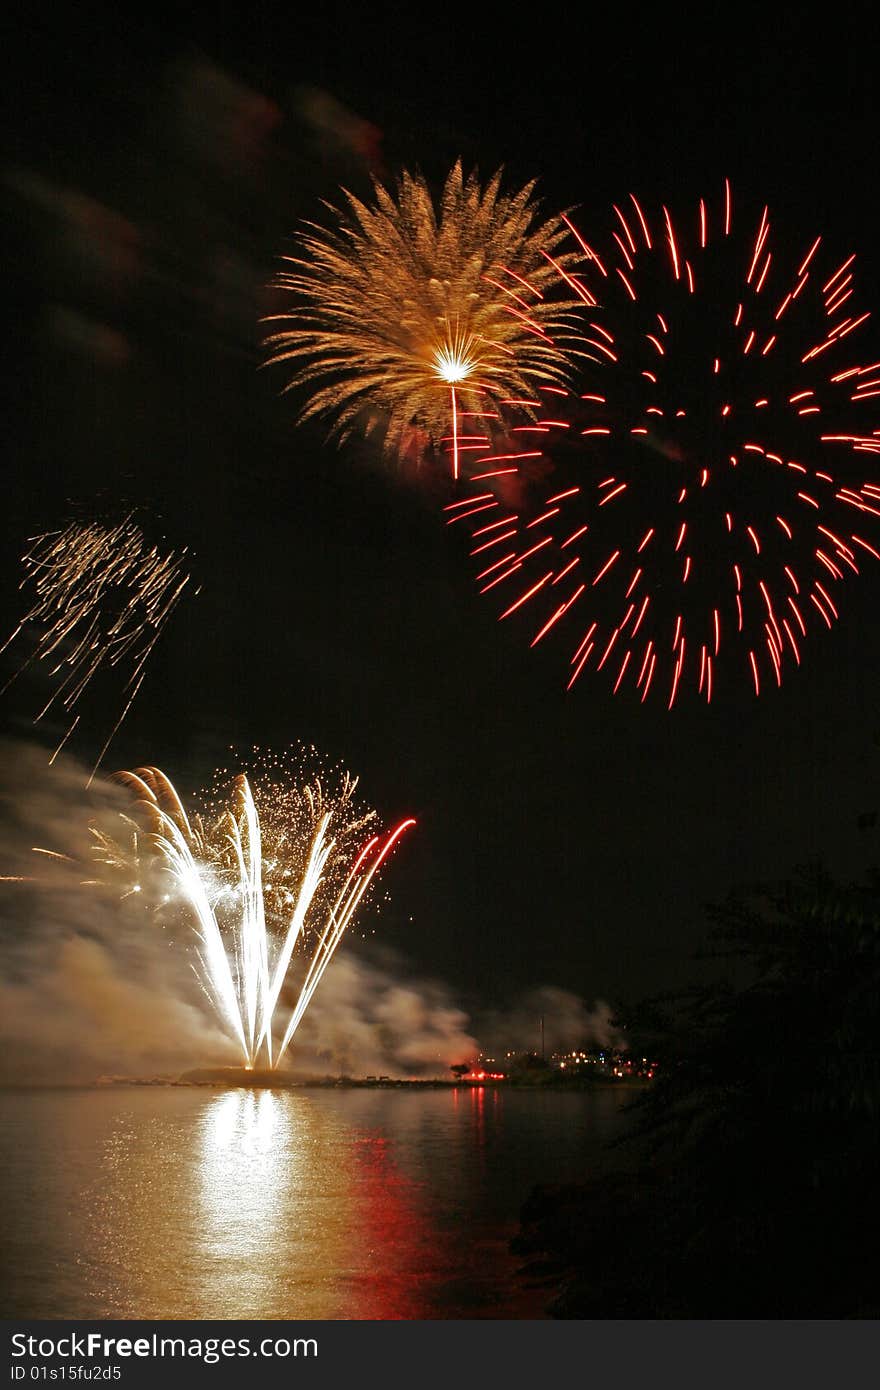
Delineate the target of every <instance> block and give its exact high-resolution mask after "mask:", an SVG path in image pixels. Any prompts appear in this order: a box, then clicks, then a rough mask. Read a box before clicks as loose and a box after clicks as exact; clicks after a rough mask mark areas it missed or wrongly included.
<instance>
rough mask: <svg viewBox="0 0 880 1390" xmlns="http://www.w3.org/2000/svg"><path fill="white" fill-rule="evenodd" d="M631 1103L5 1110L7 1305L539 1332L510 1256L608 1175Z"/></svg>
mask: <svg viewBox="0 0 880 1390" xmlns="http://www.w3.org/2000/svg"><path fill="white" fill-rule="evenodd" d="M621 1103H622V1102H621V1098H620V1097H619V1095H618V1094H617V1093H616V1092H613V1091H607V1090H606V1091H598V1092H595V1093H590V1092H578V1093H572V1094H568V1095H558V1094H557V1095H542V1094H540V1093H538V1092H533V1091H530V1092H511V1091H505V1090H500V1091H498V1090H489V1089H487V1090H482V1089H480V1090H474V1091H465V1090H462V1091H456V1090H452V1089H448V1090H438V1091H431V1090H424V1091H422V1090H401V1091H390V1090H389V1091H386V1090H339V1091H335V1090H334V1091H330V1090H326V1091H325V1090H304V1091H248V1090H244V1089H242V1090H230V1091H213V1090H202V1089H164V1088H162V1089H160V1088H150V1089H142V1088H136V1087H132V1088H130V1089H124V1090H93V1091H87V1090H83V1091H34V1092H20V1093H13V1092H6V1093H4V1094H0V1193H2V1218H0V1220H2V1226H3V1236H4V1246H5V1251H4V1257H3V1272H2V1274H0V1279H2V1281H3V1288H2V1294H3V1298H2V1307H0V1313H2V1314H3V1315H5V1316H7V1317H15V1316H24V1315H28V1316H31V1317H49V1318H62V1317H66V1318H86V1317H105V1318H107V1317H111V1318H114V1317H115V1318H123V1317H143V1318H174V1317H179V1318H282V1319H286V1318H345V1319H352V1318H460V1317H468V1318H474V1317H477V1318H480V1317H496V1318H497V1317H523V1316H526V1317H537V1316H540V1315H541V1308H542V1303H543V1301H544V1296H543V1295H539V1296H537V1297H536V1295H535V1294H534V1293H531V1294H530V1293H528V1292H527V1291H524V1289H523V1286H522V1283H521V1281H520V1280H518V1279H517V1277H516V1273H515V1270H516V1261H515V1259H514V1258H513V1257H512V1256H510V1255H509V1254H508V1252H507V1241H508V1239H509V1237H510V1235H511V1234H512V1232H513V1231H514V1230H515V1228H516V1217H517V1214H518V1210H519V1206H520V1204H521V1203H522V1201H523V1199H524V1198H525V1196H526V1195H527V1193H528V1191H529V1188H530V1187H531V1185H532V1184H533V1183H534V1182H536V1181H539V1180H540V1181H564V1180H566V1179H569V1178H578V1177H583V1176H585V1175H586V1174H588V1173H590V1172H595V1171H597V1169H598V1168H600V1167H601V1166H603V1164H607V1162H608V1159H607V1157H605V1156H604V1155H603V1152H602V1150H603V1143H604V1141H605V1140H606V1139H607V1138H609V1137H610V1136H612V1135H613V1134H614V1133H615V1132H617V1131H618V1130H619V1128H620V1123H621V1116H620V1106H621Z"/></svg>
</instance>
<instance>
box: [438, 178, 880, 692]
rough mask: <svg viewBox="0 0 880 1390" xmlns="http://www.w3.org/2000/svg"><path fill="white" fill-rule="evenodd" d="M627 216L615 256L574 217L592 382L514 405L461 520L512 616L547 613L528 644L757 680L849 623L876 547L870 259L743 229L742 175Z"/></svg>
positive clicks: (690, 674)
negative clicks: (718, 195) (846, 598)
mask: <svg viewBox="0 0 880 1390" xmlns="http://www.w3.org/2000/svg"><path fill="white" fill-rule="evenodd" d="M614 212H615V216H616V224H615V229H614V232H613V235H612V246H611V249H610V251H608V253H607V255H606V253H605V252H604V251H603V253H602V255H601V256H600V255H599V253H598V252H597V251H595V250H594V249H593V248H592V247H591V246H589V245H588V243H587V242H586V241H585V240H584V238H583V236H582V234H581V233H580V231H579V230H578V229H577V228H576V227H575V225H574V223H573V222H572V221H571V219H569V218H567V217H566V218H563V222H564V225H565V226H566V228H567V229H568V231H569V233H570V235H571V237H572V238H573V239H574V242H575V243H576V245H577V246H578V248H579V250H580V252H581V255H582V257H583V262H582V264H581V266H580V268H579V270H578V277H577V278H578V284H579V285H582V286H590V300H584V301H583V315H584V325H583V330H582V347H583V352H582V353H581V360H582V362H583V359H584V358H586V357H587V356H588V355H589V356H590V357H591V358H592V363H591V365H590V366H589V367H587V368H585V369H584V368H583V367H582V369H581V372H580V376H581V380H580V382H579V383H578V386H577V388H575V387H574V386H573V385H572V386H570V387H566V386H564V385H559V384H552V385H548V384H547V383H543V384H539V385H538V387H537V388H536V389H535V390H534V391H533V393H532V395H531V397H530V398H529V399H528V400H527V401H525V402H523V401H521V400H517V399H512V398H508V399H507V400H503V401H501V402H500V403H499V414H500V416H501V419H500V420H499V423H498V424H497V425H496V426H495V428H494V433H493V437H492V438H491V439H490V441H489V443H488V445H487V446H486V447H484V448H483V449H482V450H481V451H477V450H475V451H474V452H473V453H472V454H470V455H469V457H468V460H467V475H468V476H467V481H466V482H465V483H464V484H463V485H462V494H463V495H462V496H460V497H459V498H457V499H456V500H455V501H454V502H452V503H450V504H449V506H448V507H447V509H446V511H447V521H448V524H450V525H458V523H463V527H464V529H465V530H467V531H468V532H469V533H470V535H471V538H472V545H471V554H472V555H473V556H474V557H475V559H476V560H477V562H478V572H477V579H478V583H479V585H480V588H481V592H483V593H489V592H490V591H491V592H493V593H496V591H497V595H504V603H503V611H502V612H501V615H500V616H501V618H502V619H506V618H508V617H512V615H513V614H514V613H517V612H520V613H524V614H530V613H535V612H536V611H538V610H540V612H539V617H538V619H537V621H535V625H534V632H533V637H532V645H533V646H534V645H536V644H537V643H538V642H540V641H543V640H544V638H545V637H546V636H547V635H548V634H549V633H550V632H551V631H556V632H561V631H565V632H566V633H567V634H568V638H569V641H570V642H571V644H572V645H571V669H570V675H569V680H568V685H569V688H570V687H571V686H572V685H574V684H575V683H576V682H577V680H578V679H579V678H580V675H581V672H582V671H583V670H584V669H585V668H586V667H587V666H588V664H589V663H591V662H592V663H593V665H594V667H595V669H597V670H602V669H605V670H606V671H607V673H608V676H609V678H610V679H611V681H612V685H613V689H614V692H615V693H616V692H617V691H618V690H620V689H621V688H622V687H623V686H624V685H627V684H628V685H629V686H630V687H634V688H635V690H636V691H637V693H639V694H640V697H641V700H642V701H644V700H645V698H646V697H647V695H648V692H649V690H650V689H651V688H652V685H653V689H654V692H655V694H656V693H660V694H661V696H662V698H663V700H664V701H665V702H666V703H667V705H668V706H669V707H670V708H671V707H672V705H673V704H674V703H675V702H676V700H677V699H678V698H679V696H680V693H681V691H682V690H683V689H684V688H685V686H686V685H690V686H691V687H692V688H695V689H696V691H697V693H698V695H699V696H700V697H701V698H703V699H705V700H706V701H707V702H711V700H712V698H713V694H714V693H715V692H716V691H717V688H718V680H719V675H720V674H721V673H722V672H724V674H727V670H728V668H729V669H730V670H731V671H732V672H733V673H734V674H736V672H737V671H738V672H739V674H740V677H743V676H744V677H745V679H746V680H747V681H748V683H749V685H750V686H751V687H752V688H753V689H754V691H755V693H759V692H760V691H761V690H762V689H764V688H765V687H766V686H767V685H768V684H772V685H779V684H781V682H782V678H783V674H784V672H785V669H786V666H788V667H790V665H791V663H792V662H794V663H795V664H797V665H799V664H800V661H801V643H802V641H803V639H804V637H806V635H807V633H808V630H809V628H810V625H811V624H812V626H813V627H814V628H815V626H816V625H817V624H818V625H819V626H820V627H822V628H824V627H829V628H830V627H831V626H832V624H833V622H834V621H835V620H836V619H837V616H838V609H837V604H836V597H835V595H834V592H833V591H834V588H835V586H839V585H840V583H841V581H842V580H843V579H844V578H845V577H846V576H847V575H849V574H853V573H855V574H857V573H858V572H859V569H860V561H861V560H862V559H863V558H864V556H865V554H867V555H870V556H872V557H873V558H875V559H880V548H876V547H875V545H874V544H873V543H872V542H871V540H870V539H869V538H867V537H866V535H865V534H864V532H865V531H866V530H867V528H868V527H869V526H870V525H872V524H873V519H874V518H876V517H878V516H880V486H877V485H875V484H872V483H870V482H865V481H864V477H863V474H862V472H861V467H862V464H863V461H864V458H865V456H873V455H876V454H878V453H880V430H876V429H872V428H871V425H870V423H869V421H868V420H866V419H865V412H866V411H870V410H871V409H872V408H874V409H876V401H877V398H878V397H880V361H876V360H871V359H870V357H859V358H855V359H854V358H853V356H852V350H851V344H852V342H853V341H854V340H853V339H852V338H851V337H850V335H851V334H853V333H855V332H856V331H857V330H858V329H859V328H860V327H861V326H862V325H863V324H864V323H865V321H866V320H867V319H868V318H869V314H867V313H865V312H860V311H859V310H858V309H856V308H854V307H853V305H852V303H851V300H850V296H851V295H853V293H854V284H853V276H854V261H855V258H854V256H848V257H845V258H843V259H842V260H839V259H838V260H831V261H825V260H824V248H823V246H822V239H821V238H820V237H817V238H815V239H813V240H809V239H808V240H807V241H806V242H805V244H804V246H803V247H802V248H801V249H800V253H799V254H798V256H797V257H795V258H794V259H792V258H790V257H788V256H787V255H786V253H785V250H784V248H783V249H782V250H778V249H777V248H776V247H771V220H770V213H769V209H768V208H766V207H765V208H764V210H763V213H762V214H761V216H760V217H759V218H756V219H755V223H754V224H752V226H751V229H750V231H749V233H748V235H747V236H745V237H740V235H739V223H738V220H737V218H736V217H735V216H734V208H733V201H732V195H731V190H730V185H729V183H726V184H725V187H724V194H723V199H722V201H721V205H720V207H718V208H710V206H709V205H708V204H707V202H706V201H705V200H702V199H701V200H700V203H699V207H698V209H697V210H696V212H695V215H694V216H692V217H691V218H690V219H689V220H688V221H687V222H684V221H674V220H673V217H672V214H671V213H670V211H669V210H668V209H667V208H666V207H663V208H662V209H661V211H660V214H659V215H658V216H656V217H655V216H649V215H648V214H647V213H646V212H645V210H644V209H643V207H642V206H641V204H640V203H639V202H638V200H637V199H636V198H635V197H631V198H630V201H629V203H627V205H626V207H625V208H621V207H617V206H616V207H615V208H614ZM741 220H742V219H740V221H741ZM823 264H824V268H820V267H821V266H822V265H823ZM566 277H567V278H570V277H568V274H567V272H566ZM864 402H867V405H865V404H863V403H864ZM523 405H528V407H529V410H530V412H531V418H526V419H523V418H522V416H520V420H521V423H517V417H516V411H517V410H518V409H520V408H521V407H522V406H523ZM854 512H855V513H857V514H858V523H857V525H858V529H857V530H853V529H851V528H852V526H853V524H854V522H855V521H856V518H855V517H854V516H853V513H854ZM609 615H610V616H609ZM655 673H656V677H657V679H656V681H655Z"/></svg>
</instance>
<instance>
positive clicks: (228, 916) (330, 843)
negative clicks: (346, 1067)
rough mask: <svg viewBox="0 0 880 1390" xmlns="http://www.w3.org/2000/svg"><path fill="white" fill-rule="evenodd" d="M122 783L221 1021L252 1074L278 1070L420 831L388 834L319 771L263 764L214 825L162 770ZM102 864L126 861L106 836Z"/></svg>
mask: <svg viewBox="0 0 880 1390" xmlns="http://www.w3.org/2000/svg"><path fill="white" fill-rule="evenodd" d="M273 767H274V772H275V773H276V774H277V773H278V772H279V771H285V770H287V769H285V766H284V763H283V762H281V763H277V762H276V763H275V764H274V765H273ZM333 777H334V774H333V773H332V772H331V773H330V780H331V781H332V780H333ZM119 779H120V780H121V781H122V782H123V783H124V784H125V785H127V786H128V787H129V789H130V790H132V791H133V792H134V794H135V796H136V798H137V808H136V812H135V814H134V816H133V818H132V819H133V820H134V821H135V822H139V821H140V822H144V823H145V824H147V825H148V826H149V827H150V829H149V831H148V838H149V841H150V843H151V844H152V846H153V849H154V851H155V853H156V854H157V855H158V856H159V858H160V861H161V862H162V863H163V864H164V866H165V870H166V874H165V878H166V884H165V892H164V893H163V894H162V903H163V906H162V908H161V910H162V912H164V913H169V912H171V913H176V912H180V911H183V912H184V913H185V914H186V915H187V916H188V917H189V919H190V921H191V924H192V926H193V928H194V931H195V937H196V941H197V946H196V949H195V952H194V956H195V964H194V969H195V971H196V974H197V976H198V978H199V980H200V982H201V984H202V987H203V989H204V992H205V994H206V996H207V997H208V999H209V1000H210V1001H211V1003H212V1005H213V1006H214V1008H215V1010H216V1012H217V1016H218V1018H219V1019H220V1021H221V1023H222V1025H223V1027H224V1028H225V1029H226V1031H227V1032H228V1033H229V1034H230V1035H231V1036H232V1037H233V1038H234V1039H235V1041H236V1042H237V1044H238V1046H239V1047H240V1049H241V1054H242V1059H243V1061H244V1064H245V1066H247V1067H253V1066H255V1065H256V1064H257V1063H258V1062H259V1061H260V1060H261V1059H262V1058H265V1060H266V1062H267V1063H268V1065H269V1066H271V1067H277V1066H278V1065H279V1063H280V1062H281V1059H282V1058H283V1056H284V1054H285V1052H286V1051H287V1048H288V1046H289V1045H290V1042H291V1039H292V1038H293V1036H294V1034H295V1032H296V1030H297V1028H298V1027H299V1025H300V1023H301V1022H302V1018H303V1015H304V1014H305V1011H306V1009H307V1008H308V1006H309V1003H310V1002H311V999H312V997H313V995H314V993H315V990H316V989H317V987H318V985H319V983H320V981H321V978H322V976H323V974H324V971H325V970H326V969H327V966H328V965H329V964H330V961H331V959H332V957H333V954H334V952H335V950H336V948H337V946H338V945H339V943H340V941H341V939H342V936H343V934H344V932H345V931H346V929H347V928H348V927H349V926H350V924H351V922H352V920H353V919H354V916H355V914H356V912H357V910H358V908H359V907H360V906H361V904H362V903H363V901H364V898H365V896H366V895H367V894H368V892H369V890H370V888H371V886H372V885H373V883H374V881H375V879H376V875H377V874H378V872H379V870H380V869H381V867H382V865H383V863H384V862H385V861H386V859H387V858H388V856H389V855H390V854H391V852H392V850H393V849H394V847H395V845H396V844H397V842H398V841H399V840H400V838H401V836H402V835H403V834H404V833H405V832H406V831H407V830H408V829H409V828H410V826H412V825H414V824H415V822H414V821H413V820H412V819H407V820H404V821H401V822H400V824H398V825H397V826H396V827H395V828H394V829H393V830H390V831H385V832H383V831H381V830H380V829H379V828H378V825H377V822H376V816H375V814H374V813H373V812H371V811H364V810H363V809H360V808H358V806H357V805H356V802H355V792H356V788H357V781H356V779H352V778H350V777H349V776H348V774H347V773H343V774H341V777H337V779H336V785H333V786H331V785H329V783H328V779H327V777H326V776H325V775H323V774H319V773H314V772H312V774H311V775H310V776H309V777H308V778H307V780H305V781H300V782H299V783H297V784H289V783H288V784H283V783H279V782H278V781H277V780H275V778H273V776H272V774H271V771H270V772H268V773H267V770H266V766H265V764H264V765H263V767H262V768H259V767H258V768H257V771H256V773H255V775H254V781H253V785H252V781H251V778H249V777H248V776H247V775H246V774H244V773H240V774H239V775H237V776H236V777H235V778H234V780H233V783H232V789H231V797H230V798H229V805H228V807H227V809H226V810H225V811H223V812H222V814H220V815H218V816H217V817H216V819H210V820H208V819H206V818H205V817H203V816H202V815H195V816H192V817H190V816H189V815H188V814H187V812H186V810H185V809H184V806H183V803H182V801H181V799H180V797H179V796H178V794H177V792H176V791H175V790H174V787H173V786H172V784H171V783H170V781H169V780H168V778H167V777H165V775H164V774H163V773H162V772H160V771H159V770H158V769H157V768H139V769H138V770H137V772H129V773H122V774H120V775H119ZM214 805H215V810H216V802H215V804H214ZM129 823H131V821H130V822H129ZM141 845H143V837H141ZM95 854H96V858H97V859H98V860H99V861H101V860H102V861H104V862H106V863H107V864H108V865H109V866H110V868H111V869H112V870H113V871H114V873H118V868H119V860H120V858H122V859H124V858H125V850H124V848H122V847H120V846H119V845H118V844H115V843H114V842H113V840H112V839H111V838H110V837H108V836H106V835H97V836H96V849H95ZM282 1006H284V1008H285V1009H286V1010H287V1014H286V1018H285V1019H282V1021H281V1022H280V1023H279V1017H280V1016H281V1014H282ZM278 1033H280V1040H279V1039H278V1037H277V1036H276V1034H278Z"/></svg>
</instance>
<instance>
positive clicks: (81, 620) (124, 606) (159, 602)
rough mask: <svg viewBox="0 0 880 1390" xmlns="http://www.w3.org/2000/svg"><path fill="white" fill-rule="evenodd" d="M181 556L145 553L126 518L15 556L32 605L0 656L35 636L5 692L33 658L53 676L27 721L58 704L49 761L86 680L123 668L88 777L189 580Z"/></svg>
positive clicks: (52, 538)
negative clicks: (60, 713)
mask: <svg viewBox="0 0 880 1390" xmlns="http://www.w3.org/2000/svg"><path fill="white" fill-rule="evenodd" d="M185 555H186V551H185V550H184V551H183V552H181V553H180V554H175V553H174V552H173V551H172V552H167V553H163V552H162V551H160V550H159V549H158V547H156V546H152V547H151V546H149V545H148V543H147V541H146V539H145V537H144V535H143V533H142V532H141V530H140V529H139V527H137V526H136V525H135V524H134V523H133V522H132V520H131V519H130V518H126V519H125V520H123V521H121V522H119V523H118V524H117V525H114V526H105V525H102V524H100V523H98V522H89V523H81V522H71V523H70V524H69V525H68V526H66V527H64V529H63V530H61V531H52V532H48V533H46V534H45V535H40V536H36V537H34V538H33V539H32V541H31V542H30V548H29V549H28V550H27V551H26V553H25V554H24V556H23V557H22V564H23V566H24V569H25V576H24V578H23V580H22V581H21V584H20V586H19V587H20V588H22V589H24V588H25V587H30V588H31V589H32V590H33V591H34V593H35V598H34V602H33V604H32V606H31V608H30V609H29V611H28V612H27V613H26V615H25V616H24V617H23V618H22V620H21V621H20V622H19V624H18V626H17V627H16V628H15V630H14V632H12V634H11V635H10V636H9V637H8V638H7V640H6V642H5V643H4V644H3V646H2V648H0V651H5V650H6V648H7V647H9V646H10V645H11V643H12V642H14V641H15V639H16V638H18V637H21V636H22V635H23V634H25V633H27V632H29V631H31V630H33V631H34V632H35V633H36V647H35V650H34V651H33V653H32V654H31V655H30V656H29V657H28V658H27V659H26V661H25V662H24V663H23V665H22V666H21V667H20V668H19V670H18V671H17V672H15V673H14V674H13V676H12V677H10V680H9V681H8V682H7V686H6V687H4V689H6V688H7V687H8V686H9V685H10V684H11V683H12V681H13V680H14V679H15V678H16V676H17V675H20V674H21V672H22V671H24V670H25V669H26V668H27V667H28V666H30V665H31V663H32V662H35V661H37V662H41V663H42V662H44V663H47V664H48V666H49V674H50V677H51V678H53V679H56V678H57V679H56V684H55V687H54V689H53V691H52V694H51V695H50V697H49V699H48V700H47V701H46V703H45V704H44V706H43V708H42V709H41V710H40V711H39V713H38V714H37V716H36V719H35V721H34V722H35V723H38V722H39V721H40V720H41V719H43V718H44V717H45V716H46V715H47V714H48V713H49V711H50V710H51V709H52V708H53V706H55V705H56V704H60V705H61V706H62V707H63V709H64V711H65V713H66V714H67V715H68V716H70V717H71V722H70V724H69V726H68V728H67V731H66V733H65V734H64V737H63V738H62V739H61V741H60V743H59V744H58V745H57V747H56V748H55V751H54V753H53V754H52V758H51V759H50V761H52V762H54V760H55V758H56V757H57V756H58V753H59V752H60V751H61V749H62V748H63V747H64V745H65V744H66V742H67V740H68V739H69V738H70V736H71V734H72V733H73V731H74V729H75V728H76V727H77V725H78V723H79V720H80V713H79V711H76V712H75V710H76V706H77V704H78V702H79V700H80V699H81V697H82V696H83V694H84V693H85V691H86V690H87V688H88V686H89V685H90V683H91V682H92V680H93V679H94V678H95V677H96V676H97V675H98V673H99V672H100V671H102V670H103V669H112V668H114V667H117V666H120V665H123V664H125V665H127V666H129V667H130V670H129V672H128V675H127V679H126V680H125V684H124V688H123V689H124V694H125V695H126V696H127V699H126V701H125V704H124V706H123V709H122V713H121V714H120V715H119V718H118V719H117V720H116V723H115V724H114V725H113V728H112V729H111V731H110V734H109V736H108V738H107V740H106V742H105V743H104V745H103V747H102V749H101V751H100V753H99V755H98V758H97V761H96V763H95V765H94V769H93V773H92V775H93V776H94V773H95V772H96V771H97V769H98V767H99V766H100V764H101V762H102V760H103V758H104V755H105V754H106V752H107V749H108V748H109V746H110V743H111V742H112V740H113V737H114V736H115V734H116V732H117V730H118V729H119V726H120V725H121V723H122V721H123V720H124V718H125V716H126V715H127V713H128V711H129V709H130V708H131V705H132V703H133V701H134V699H135V697H136V695H137V693H138V691H139V690H140V687H141V684H142V682H143V679H144V674H145V668H146V664H147V661H148V659H149V657H150V654H151V653H152V651H153V648H154V646H155V645H156V642H157V641H158V639H159V636H160V634H161V632H162V630H163V628H164V626H165V624H166V623H167V621H168V619H169V617H170V616H171V613H172V612H173V610H174V609H175V607H176V606H177V604H178V602H179V600H180V598H181V596H182V594H183V591H184V589H185V587H186V585H187V584H188V583H189V574H188V573H187V572H186V571H185V570H184V556H185Z"/></svg>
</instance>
